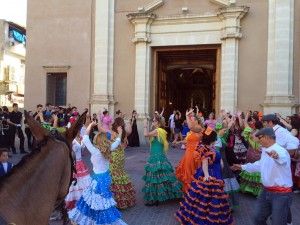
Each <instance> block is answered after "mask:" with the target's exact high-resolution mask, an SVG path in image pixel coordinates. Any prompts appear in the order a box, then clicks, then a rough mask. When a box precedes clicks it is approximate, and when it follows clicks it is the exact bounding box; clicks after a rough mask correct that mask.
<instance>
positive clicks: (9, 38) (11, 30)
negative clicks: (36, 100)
mask: <svg viewBox="0 0 300 225" xmlns="http://www.w3.org/2000/svg"><path fill="white" fill-rule="evenodd" d="M25 56H26V30H25V28H24V27H21V26H19V25H17V24H15V23H12V22H8V21H5V20H0V106H8V107H11V106H12V104H13V103H18V104H19V107H21V108H22V107H24V83H25Z"/></svg>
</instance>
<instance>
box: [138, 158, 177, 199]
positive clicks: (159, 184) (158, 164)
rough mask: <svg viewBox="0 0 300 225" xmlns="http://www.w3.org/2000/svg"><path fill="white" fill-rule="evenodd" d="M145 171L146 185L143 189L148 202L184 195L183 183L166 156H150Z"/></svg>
mask: <svg viewBox="0 0 300 225" xmlns="http://www.w3.org/2000/svg"><path fill="white" fill-rule="evenodd" d="M145 171H146V174H145V175H144V176H143V180H144V181H145V186H144V188H143V190H142V191H143V192H144V200H145V201H146V202H155V201H159V202H162V201H166V200H169V199H176V198H180V197H182V191H181V188H182V185H181V183H180V182H179V181H178V180H177V179H176V177H175V174H174V170H173V168H172V165H171V164H170V162H169V161H168V160H167V158H166V157H165V156H161V157H160V158H151V157H150V159H149V160H148V163H147V164H146V165H145Z"/></svg>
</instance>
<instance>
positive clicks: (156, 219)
mask: <svg viewBox="0 0 300 225" xmlns="http://www.w3.org/2000/svg"><path fill="white" fill-rule="evenodd" d="M183 153H184V151H182V150H180V149H171V150H170V151H169V153H168V158H169V160H170V162H171V163H172V164H173V166H175V165H177V163H178V161H179V160H180V158H181V156H182V154H183ZM148 156H149V147H148V148H142V147H141V148H128V149H127V150H126V170H127V172H128V173H129V175H130V176H131V179H132V182H133V183H134V185H135V188H136V191H137V205H136V206H135V207H133V208H130V209H126V210H123V211H122V213H123V219H124V220H125V221H126V222H127V223H128V224H129V225H177V224H179V223H178V222H177V221H176V220H175V218H174V212H175V211H176V210H177V209H178V205H179V203H178V201H169V202H166V203H164V204H161V205H159V206H152V207H147V206H145V205H144V202H143V195H142V191H141V190H142V187H143V181H142V176H143V175H144V165H145V163H146V160H147V158H148ZM20 158H21V157H20V155H14V156H13V157H12V158H11V160H12V161H13V162H14V163H17V162H18V161H19V160H20ZM254 207H255V198H254V197H253V196H250V195H245V194H240V207H239V208H238V209H237V210H236V211H235V212H234V219H235V224H236V225H250V224H251V225H252V224H253V223H252V222H251V221H252V217H253V213H254ZM297 209H298V211H297ZM299 209H300V194H295V195H294V198H293V205H292V213H293V224H294V225H296V224H300V214H299ZM61 224H62V223H61V222H60V221H55V222H54V221H52V222H50V225H61Z"/></svg>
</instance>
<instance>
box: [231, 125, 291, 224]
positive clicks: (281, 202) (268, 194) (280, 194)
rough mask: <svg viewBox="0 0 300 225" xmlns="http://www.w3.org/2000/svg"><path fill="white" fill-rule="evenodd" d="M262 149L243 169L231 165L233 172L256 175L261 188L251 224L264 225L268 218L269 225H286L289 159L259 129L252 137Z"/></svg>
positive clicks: (267, 133)
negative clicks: (256, 173) (239, 171)
mask: <svg viewBox="0 0 300 225" xmlns="http://www.w3.org/2000/svg"><path fill="white" fill-rule="evenodd" d="M256 137H258V139H259V142H260V144H261V146H262V154H261V159H260V160H259V161H256V162H255V163H247V164H245V165H238V164H234V165H233V166H232V169H233V170H246V171H247V172H250V173H251V172H260V173H261V180H262V184H263V186H264V188H263V191H262V193H261V194H260V196H259V197H258V200H257V208H256V211H255V217H254V224H256V225H266V224H267V223H266V221H267V220H268V217H269V216H272V225H286V224H287V222H288V214H289V209H290V206H291V204H292V186H293V182H292V174H291V167H290V165H291V159H290V155H289V154H288V152H287V151H286V149H284V148H283V147H281V146H280V145H279V144H277V143H276V141H275V138H276V137H275V132H274V130H273V129H272V128H263V129H261V130H260V131H258V132H257V133H256Z"/></svg>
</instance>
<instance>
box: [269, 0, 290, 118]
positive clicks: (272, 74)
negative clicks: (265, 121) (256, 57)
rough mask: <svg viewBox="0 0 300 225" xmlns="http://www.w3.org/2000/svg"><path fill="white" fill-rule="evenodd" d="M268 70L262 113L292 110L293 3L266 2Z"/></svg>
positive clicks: (287, 113)
mask: <svg viewBox="0 0 300 225" xmlns="http://www.w3.org/2000/svg"><path fill="white" fill-rule="evenodd" d="M268 25H269V26H268V68H267V90H266V96H265V101H264V105H263V106H264V113H274V112H280V113H282V114H285V115H291V114H292V113H293V112H294V111H295V97H294V95H293V60H294V59H293V40H294V0H269V24H268Z"/></svg>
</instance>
